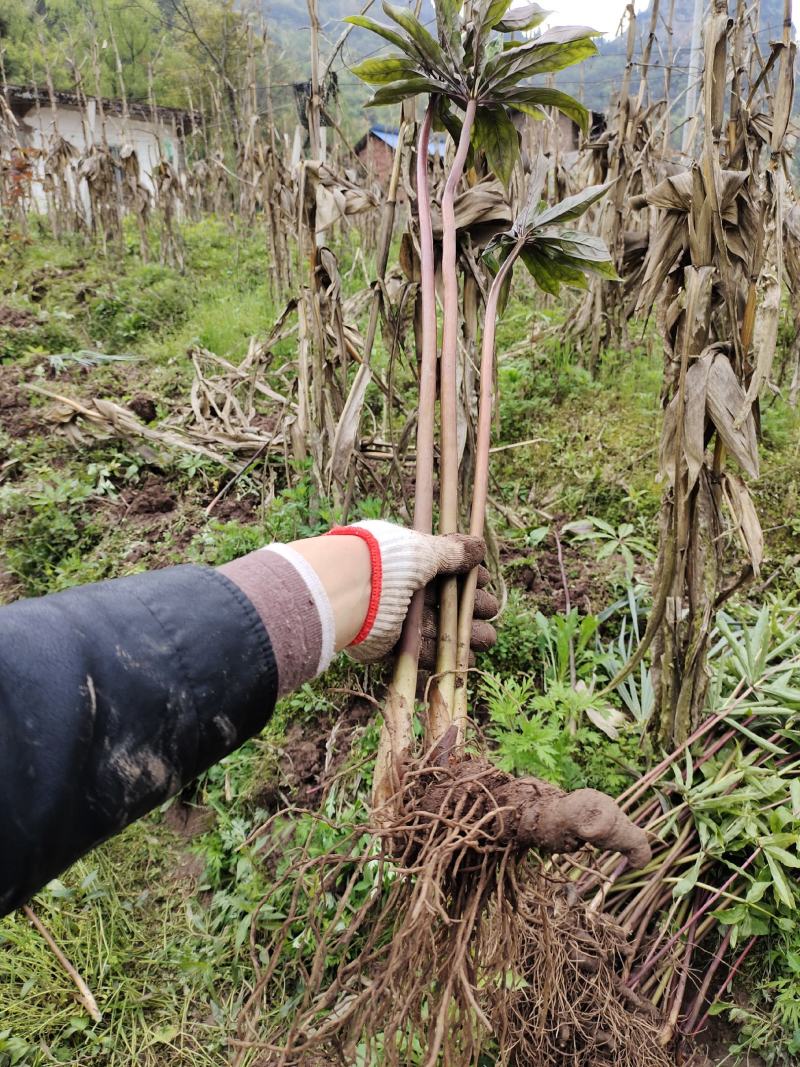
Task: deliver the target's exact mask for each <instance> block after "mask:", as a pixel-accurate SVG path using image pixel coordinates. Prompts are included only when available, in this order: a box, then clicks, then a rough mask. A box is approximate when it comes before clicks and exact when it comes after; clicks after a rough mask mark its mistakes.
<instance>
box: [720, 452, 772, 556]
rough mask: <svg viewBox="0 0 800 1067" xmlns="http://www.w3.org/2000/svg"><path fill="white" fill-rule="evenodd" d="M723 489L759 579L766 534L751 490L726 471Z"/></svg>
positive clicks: (734, 475) (738, 478) (735, 475)
mask: <svg viewBox="0 0 800 1067" xmlns="http://www.w3.org/2000/svg"><path fill="white" fill-rule="evenodd" d="M723 488H724V495H725V500H726V501H727V503H728V506H729V508H730V512H731V515H732V516H733V519H734V521H735V522H736V527H737V530H738V532H739V536H740V537H741V539H742V543H743V544H744V547H745V549H746V551H747V553H748V555H749V556H750V562H751V563H752V565H753V574H754V575H755V576H756V577H758V574H759V571H760V569H761V563H762V561H763V559H764V534H763V533H762V530H761V523H760V522H759V520H758V514H757V513H756V508H755V504H754V503H753V498H752V496H751V495H750V490H749V489H748V488H747V486H746V485H745V483H744V482H743V481H742V479H741V478H740V477H739V475H738V474H734V473H733V472H732V471H726V472H725V473H724V474H723Z"/></svg>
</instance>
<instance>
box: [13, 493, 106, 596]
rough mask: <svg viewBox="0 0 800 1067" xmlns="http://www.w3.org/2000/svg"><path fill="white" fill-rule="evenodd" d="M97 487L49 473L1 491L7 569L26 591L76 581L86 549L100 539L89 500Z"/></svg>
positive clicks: (43, 590) (45, 589) (34, 593)
mask: <svg viewBox="0 0 800 1067" xmlns="http://www.w3.org/2000/svg"><path fill="white" fill-rule="evenodd" d="M93 493H94V489H93V486H92V485H90V484H89V483H87V482H85V481H80V480H79V479H77V478H55V477H52V476H51V477H50V478H48V479H46V480H43V481H41V482H39V483H38V485H35V486H34V487H32V488H31V487H30V486H27V485H26V486H25V487H24V488H19V489H7V490H6V491H5V492H4V493H3V494H2V495H0V515H2V516H3V519H4V542H5V554H6V561H7V565H8V569H9V570H10V572H11V573H12V574H13V575H14V576H15V577H17V578H18V579H19V580H20V581H21V582H22V583H23V585H24V587H25V591H26V593H28V594H29V595H31V596H41V595H42V594H44V593H48V592H50V591H51V590H53V589H57V588H63V587H65V586H67V585H73V584H75V583H76V582H77V581H80V580H82V579H81V577H80V572H81V565H82V558H83V554H84V553H86V552H88V551H90V550H91V549H92V548H93V547H94V545H95V544H96V543H97V542H98V540H99V539H100V534H101V531H100V527H99V525H98V523H97V522H96V521H95V520H94V518H93V517H92V516H91V514H90V513H88V512H87V510H86V508H85V504H86V502H87V500H88V499H89V498H90V497H91V496H92V495H93Z"/></svg>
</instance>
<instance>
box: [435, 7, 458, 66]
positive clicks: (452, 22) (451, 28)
mask: <svg viewBox="0 0 800 1067" xmlns="http://www.w3.org/2000/svg"><path fill="white" fill-rule="evenodd" d="M436 29H437V30H438V33H439V40H440V41H441V42H442V45H443V47H444V50H445V51H446V52H448V53H449V55H450V57H451V59H452V60H453V61H454V62H455V63H460V62H461V60H462V59H463V54H464V50H463V48H462V47H461V2H460V0H437V3H436Z"/></svg>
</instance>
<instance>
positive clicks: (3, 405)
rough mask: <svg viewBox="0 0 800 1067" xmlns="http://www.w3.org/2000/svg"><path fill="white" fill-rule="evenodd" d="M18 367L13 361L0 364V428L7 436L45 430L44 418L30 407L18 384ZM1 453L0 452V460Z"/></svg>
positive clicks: (24, 435) (26, 395) (25, 393)
mask: <svg viewBox="0 0 800 1067" xmlns="http://www.w3.org/2000/svg"><path fill="white" fill-rule="evenodd" d="M19 380H20V375H19V368H18V367H16V366H14V364H13V363H8V364H5V365H2V364H0V428H2V429H3V430H5V432H6V433H7V434H8V435H9V437H16V438H22V437H28V436H29V435H30V434H33V433H43V432H45V424H44V420H43V419H42V418H41V417H40V412H39V411H38V410H37V409H36V408H31V406H30V401H29V399H28V394H27V392H26V391H25V390H24V389H21V388H20V386H19ZM1 460H2V453H1V452H0V461H1Z"/></svg>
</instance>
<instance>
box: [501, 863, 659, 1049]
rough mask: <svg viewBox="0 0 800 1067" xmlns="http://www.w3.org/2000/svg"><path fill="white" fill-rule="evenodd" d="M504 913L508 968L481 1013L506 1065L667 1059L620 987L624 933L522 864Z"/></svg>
mask: <svg viewBox="0 0 800 1067" xmlns="http://www.w3.org/2000/svg"><path fill="white" fill-rule="evenodd" d="M531 874H532V877H531V879H530V880H529V881H528V882H527V883H526V885H525V888H524V889H523V890H522V892H521V893H520V895H519V897H518V898H517V906H516V909H515V914H514V917H513V920H512V941H513V950H512V960H513V962H512V967H513V974H510V975H509V976H508V980H507V981H505V982H504V983H499V984H498V985H497V987H496V989H495V991H494V994H493V997H492V1002H491V1006H490V1010H489V1012H488V1014H489V1017H490V1021H491V1023H492V1027H493V1030H494V1032H495V1035H496V1037H497V1041H498V1044H499V1046H500V1048H501V1049H502V1050H503V1059H502V1062H503V1063H507V1064H512V1065H514V1067H522V1065H529V1064H536V1067H567V1065H569V1067H670V1065H671V1064H673V1063H674V1060H673V1058H672V1057H671V1056H670V1055H668V1053H667V1052H666V1050H665V1049H664V1048H663V1047H662V1042H661V1035H662V1032H663V1031H662V1022H661V1020H660V1019H659V1017H658V1014H657V1012H656V1011H655V1009H654V1008H653V1007H652V1005H650V1004H648V1002H646V1001H644V1000H642V999H641V998H639V997H637V996H636V994H634V993H633V992H631V991H630V990H629V989H627V987H626V986H625V984H624V982H623V980H622V974H623V972H624V971H625V969H626V963H627V962H628V958H629V955H630V953H631V951H632V948H631V946H630V942H629V938H628V936H627V934H626V932H625V931H624V930H623V929H622V928H621V927H620V926H618V925H617V924H616V923H614V922H613V920H611V919H610V918H609V917H608V916H606V915H604V914H603V913H602V912H595V911H593V910H592V909H591V908H590V907H587V906H586V904H585V903H584V902H583V901H580V900H578V898H577V895H576V894H574V893H573V892H572V887H571V886H569V887H563V886H558V885H557V884H556V883H553V882H549V881H546V880H544V879H543V878H542V877H541V876H538V877H537V876H536V875H534V874H533V872H531Z"/></svg>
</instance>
